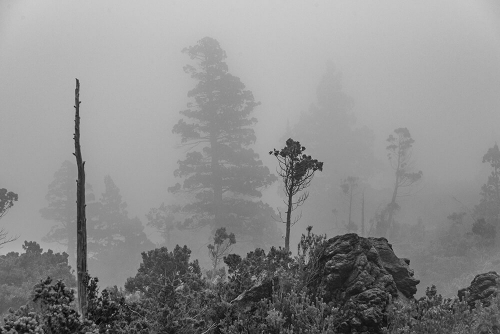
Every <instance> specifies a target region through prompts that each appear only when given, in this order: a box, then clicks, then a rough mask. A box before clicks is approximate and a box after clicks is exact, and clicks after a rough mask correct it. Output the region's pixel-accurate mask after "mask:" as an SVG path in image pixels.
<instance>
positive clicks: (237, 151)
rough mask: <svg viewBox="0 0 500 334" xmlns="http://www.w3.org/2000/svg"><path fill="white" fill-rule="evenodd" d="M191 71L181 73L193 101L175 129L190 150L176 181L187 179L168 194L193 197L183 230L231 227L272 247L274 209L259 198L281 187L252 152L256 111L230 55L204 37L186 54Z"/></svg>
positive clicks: (185, 207) (257, 243) (180, 163)
mask: <svg viewBox="0 0 500 334" xmlns="http://www.w3.org/2000/svg"><path fill="white" fill-rule="evenodd" d="M183 52H184V53H185V54H187V55H188V56H189V57H190V58H191V59H192V60H194V63H195V64H194V65H186V66H185V67H184V71H185V72H186V73H187V74H189V75H190V76H191V78H193V79H195V80H196V86H195V87H194V88H193V89H192V90H190V91H189V92H188V97H189V98H190V102H189V103H188V105H187V109H186V110H183V111H181V112H180V114H181V115H182V118H181V119H180V120H179V122H178V123H177V124H176V125H175V126H174V127H173V131H172V132H173V133H175V134H178V135H179V136H180V137H181V146H183V147H184V148H187V149H189V150H188V152H187V153H186V156H185V158H184V159H183V160H179V161H178V168H177V169H176V170H175V172H174V175H175V176H176V177H178V178H181V179H183V182H182V184H180V183H177V184H176V185H175V186H173V187H170V188H169V191H170V192H172V193H173V194H176V195H179V194H180V193H183V192H184V193H189V195H190V196H191V199H192V200H191V201H190V202H189V203H188V204H185V205H183V207H182V212H183V213H184V214H186V215H187V216H185V217H184V218H183V220H182V222H181V223H180V224H179V225H180V227H182V228H195V227H203V226H210V227H211V229H212V230H215V229H217V228H219V227H226V228H227V229H228V231H230V232H232V233H235V234H236V235H238V236H239V237H241V240H242V241H250V242H251V243H252V244H253V245H255V246H263V245H264V244H269V243H272V242H275V241H276V239H277V237H279V233H278V230H277V227H276V223H275V222H274V221H273V220H272V215H273V213H274V210H272V208H271V207H270V206H269V205H267V204H264V203H263V202H262V201H260V200H259V198H260V197H261V196H262V193H261V190H262V189H264V188H265V187H267V186H269V185H271V184H272V183H273V182H274V181H276V177H275V176H274V175H272V174H270V172H269V169H268V168H267V167H265V166H264V165H263V164H262V161H261V160H259V155H258V154H257V153H255V152H254V150H253V149H252V148H251V145H252V144H254V143H255V141H256V136H255V133H254V130H253V128H252V127H253V126H254V125H255V124H256V122H257V119H256V118H254V117H252V116H251V114H252V112H253V111H254V109H255V107H256V106H258V105H259V103H258V102H255V99H254V96H253V94H252V92H251V91H249V90H246V89H245V85H244V84H243V83H242V82H241V81H240V79H239V78H238V77H236V76H234V75H232V74H230V73H229V72H228V66H227V64H226V62H225V59H226V52H225V51H224V50H223V49H222V48H221V47H220V45H219V43H218V42H217V41H216V40H215V39H213V38H210V37H205V38H203V39H201V40H200V41H198V43H197V44H196V45H194V46H190V47H188V48H185V49H184V50H183Z"/></svg>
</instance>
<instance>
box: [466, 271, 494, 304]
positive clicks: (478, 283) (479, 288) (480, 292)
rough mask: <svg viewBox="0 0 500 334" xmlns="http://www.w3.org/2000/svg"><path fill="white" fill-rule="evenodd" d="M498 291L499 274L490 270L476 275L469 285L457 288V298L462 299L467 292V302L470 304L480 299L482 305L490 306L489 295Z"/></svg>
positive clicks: (491, 295)
mask: <svg viewBox="0 0 500 334" xmlns="http://www.w3.org/2000/svg"><path fill="white" fill-rule="evenodd" d="M499 291H500V275H498V274H497V273H496V272H495V271H490V272H487V273H484V274H479V275H476V277H474V279H473V280H472V282H471V283H470V286H469V287H467V288H463V289H460V290H458V298H460V300H462V299H464V298H465V297H466V292H468V294H469V296H468V297H467V303H468V304H469V305H470V306H474V305H475V304H476V301H478V300H481V301H482V302H483V305H484V306H490V299H491V298H489V297H493V296H496V295H497V294H498V292H499Z"/></svg>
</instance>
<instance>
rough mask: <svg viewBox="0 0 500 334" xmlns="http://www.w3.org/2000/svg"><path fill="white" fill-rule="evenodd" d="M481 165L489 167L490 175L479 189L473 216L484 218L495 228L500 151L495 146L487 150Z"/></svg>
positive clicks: (499, 194)
mask: <svg viewBox="0 0 500 334" xmlns="http://www.w3.org/2000/svg"><path fill="white" fill-rule="evenodd" d="M483 163H488V164H489V165H490V167H491V174H490V175H489V176H488V181H487V182H486V183H485V184H484V185H483V186H482V187H481V194H480V195H481V198H480V201H479V204H478V205H477V206H476V207H475V208H474V214H475V216H476V217H479V218H484V219H485V220H486V222H487V223H490V224H492V225H494V226H497V225H498V221H499V214H500V150H499V149H498V145H497V144H495V145H494V146H493V147H491V148H489V149H488V152H486V154H485V155H484V156H483Z"/></svg>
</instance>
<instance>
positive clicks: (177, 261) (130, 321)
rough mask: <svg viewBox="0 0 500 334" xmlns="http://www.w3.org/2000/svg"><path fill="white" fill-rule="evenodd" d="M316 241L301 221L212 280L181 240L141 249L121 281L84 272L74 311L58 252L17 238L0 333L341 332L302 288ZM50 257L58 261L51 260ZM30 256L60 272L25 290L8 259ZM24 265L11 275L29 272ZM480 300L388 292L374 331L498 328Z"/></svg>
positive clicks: (495, 315) (432, 292)
mask: <svg viewBox="0 0 500 334" xmlns="http://www.w3.org/2000/svg"><path fill="white" fill-rule="evenodd" d="M325 240H326V236H318V235H314V234H313V233H311V229H310V228H309V229H308V233H307V235H303V236H302V240H301V242H300V244H299V245H298V255H297V256H294V257H292V256H291V254H290V253H289V252H286V251H285V250H284V249H281V248H280V249H276V248H271V250H270V251H269V252H267V253H266V252H265V251H263V250H262V249H255V250H254V251H252V252H250V253H248V254H247V256H246V257H241V256H239V255H236V254H229V255H228V256H225V257H224V263H225V264H226V266H227V274H226V273H225V271H220V275H221V277H220V279H218V280H215V281H214V280H213V279H210V277H208V276H204V275H203V274H202V270H201V269H200V266H199V265H198V262H197V261H196V260H195V261H190V255H191V251H190V249H189V248H187V247H186V246H184V247H180V246H176V247H175V249H174V250H172V251H168V250H167V248H166V247H162V248H157V249H155V250H152V251H149V252H144V253H142V259H143V261H142V264H141V266H140V268H139V270H138V271H137V274H136V275H135V276H134V277H131V278H129V279H128V280H127V282H126V284H125V289H118V288H117V287H113V288H108V289H104V290H102V291H101V292H100V291H99V288H98V284H97V283H98V280H97V278H90V277H89V278H88V280H87V287H88V289H87V297H88V315H87V318H86V319H81V317H80V316H79V315H78V313H77V311H76V303H75V290H74V289H73V287H74V286H75V282H74V278H72V276H71V275H69V276H68V275H67V274H68V273H69V267H68V266H67V255H66V254H63V255H61V254H53V253H52V252H51V251H50V250H49V251H48V252H45V253H42V250H41V248H40V247H39V246H38V245H37V244H36V243H28V242H25V250H26V253H25V254H21V255H18V254H17V253H14V254H12V253H9V254H8V255H6V256H3V257H2V260H3V262H2V263H4V262H6V261H7V260H9V261H10V262H11V263H12V264H11V265H12V267H11V269H12V270H11V271H10V272H12V274H11V277H10V278H5V279H7V280H4V279H2V281H3V282H7V284H3V285H2V287H3V289H4V290H2V291H5V287H6V286H11V287H13V286H14V282H17V281H19V283H20V284H21V285H22V286H23V288H22V289H24V290H25V291H28V293H26V292H25V293H24V296H25V297H24V299H22V302H23V303H22V304H23V305H19V304H20V303H19V302H18V303H17V304H16V303H13V302H12V301H10V302H9V303H10V304H9V303H7V304H9V305H10V306H11V307H10V310H9V311H7V312H6V313H5V315H4V317H3V321H2V323H1V324H0V333H1V334H4V333H10V334H14V333H82V334H83V333H199V334H202V333H204V334H208V333H220V334H229V333H256V334H257V333H311V334H312V333H342V332H344V331H343V330H342V325H341V323H340V319H341V318H342V314H341V313H342V312H343V311H341V310H340V308H339V307H338V306H339V305H336V304H335V303H334V302H329V303H326V302H324V301H323V300H322V299H321V298H319V297H317V296H318V294H316V291H313V289H310V288H308V283H309V282H310V280H311V275H313V274H314V273H312V270H310V268H313V267H314V263H315V260H316V259H317V257H318V254H319V253H320V252H321V247H322V245H323V243H324V242H325ZM13 259H16V261H17V262H15V261H13ZM56 260H60V261H61V262H60V263H58V265H56V266H55V267H54V265H52V267H51V265H50V263H55V262H57V261H56ZM30 261H32V262H30ZM33 261H36V262H37V263H39V267H36V266H33V267H31V266H30V268H39V269H40V271H39V275H52V276H53V277H60V278H64V280H63V279H59V280H52V279H51V278H45V279H43V280H40V281H38V283H37V284H36V285H34V288H32V289H31V290H27V285H28V284H30V283H29V282H31V281H30V279H26V280H25V279H21V278H19V279H14V277H13V276H12V275H15V273H16V272H18V268H14V267H16V266H18V267H22V265H25V264H26V263H28V262H29V263H31V264H33ZM44 263H45V264H46V265H43V264H44ZM42 267H43V268H45V271H41V268H42ZM47 268H48V269H47ZM55 268H59V271H57V270H55ZM63 269H64V270H63ZM33 271H35V269H32V272H33ZM2 272H3V273H5V272H6V271H3V270H2ZM208 272H209V271H208ZM269 273H274V274H275V276H277V277H279V280H273V281H272V282H273V284H272V285H271V286H270V287H271V289H272V291H271V293H270V297H267V298H262V299H259V296H258V295H256V299H255V301H251V302H243V303H241V302H238V300H235V299H237V297H238V296H240V295H241V294H242V293H243V292H245V291H248V289H249V288H251V287H253V286H255V285H256V284H258V283H259V282H263V281H264V280H265V279H266V275H268V274H269ZM25 274H26V276H22V275H21V276H19V277H34V276H36V275H34V274H33V273H30V272H25ZM33 275H34V276H33ZM70 278H72V279H70ZM23 280H24V282H23ZM16 284H17V283H16ZM21 295H23V294H21ZM5 296H6V294H5V292H4V294H3V295H2V298H4V300H7V299H5V298H6V297H5ZM10 300H12V298H11V299H10ZM240 301H241V297H240ZM7 304H5V305H7ZM2 305H4V304H3V303H2ZM485 305H486V304H485ZM487 305H488V306H483V304H482V303H481V302H477V303H476V305H475V307H471V306H470V305H468V304H467V302H465V301H460V300H458V298H451V299H450V298H443V297H442V296H441V295H440V294H438V292H437V289H436V287H435V286H432V287H431V288H427V290H426V294H425V296H424V297H422V298H420V299H418V300H416V299H415V300H410V301H408V300H406V301H404V300H399V299H398V300H394V301H393V302H392V303H391V305H390V306H389V308H388V309H387V313H386V317H387V323H386V326H385V328H383V329H382V332H383V333H495V332H496V331H498V330H499V328H500V309H499V308H500V298H499V297H493V298H492V300H491V301H490V302H489V303H488V304H487ZM5 311H6V310H4V312H5Z"/></svg>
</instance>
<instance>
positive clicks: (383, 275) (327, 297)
mask: <svg viewBox="0 0 500 334" xmlns="http://www.w3.org/2000/svg"><path fill="white" fill-rule="evenodd" d="M325 246H326V247H325V250H324V252H323V254H322V255H321V256H320V258H319V261H318V262H317V263H315V266H314V268H310V270H312V271H316V273H315V280H314V281H313V282H312V283H311V284H310V285H311V288H312V289H313V290H314V291H321V294H320V296H321V297H322V298H323V300H324V301H325V302H330V301H332V302H334V303H335V304H336V305H338V307H339V311H340V314H341V326H340V327H339V328H338V331H339V332H341V333H351V332H353V331H356V332H361V331H368V332H370V333H378V332H381V328H382V327H383V326H384V325H385V322H384V321H385V311H386V308H387V306H388V304H389V303H390V300H391V299H395V298H398V297H399V296H400V295H403V296H404V297H406V298H413V295H414V294H415V293H416V291H417V288H416V286H417V284H418V283H419V280H417V279H415V278H414V277H413V271H412V270H411V269H410V268H409V266H408V264H409V260H408V259H400V258H398V257H397V256H396V255H395V254H394V251H393V250H392V246H391V245H390V244H389V243H388V241H387V239H385V238H362V237H359V236H358V235H357V234H354V233H351V234H345V235H341V236H336V237H334V238H331V239H329V240H327V241H326V245H325Z"/></svg>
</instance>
